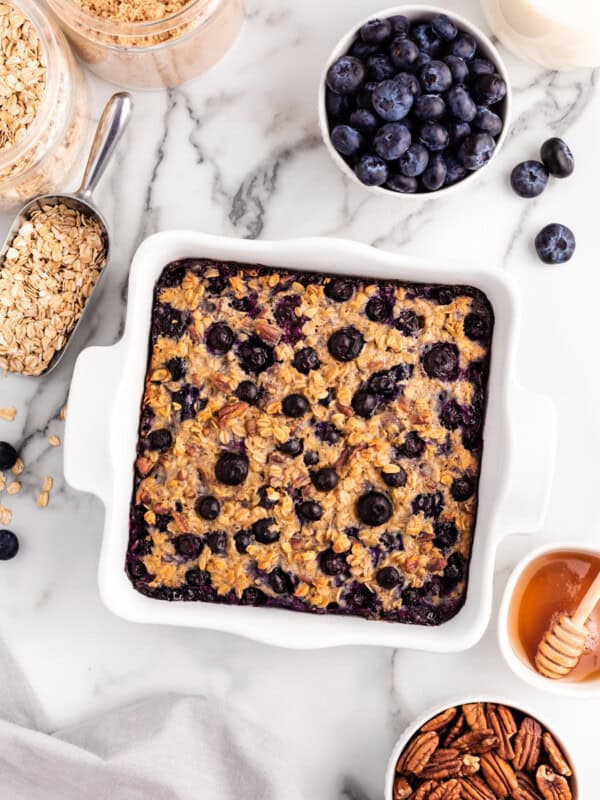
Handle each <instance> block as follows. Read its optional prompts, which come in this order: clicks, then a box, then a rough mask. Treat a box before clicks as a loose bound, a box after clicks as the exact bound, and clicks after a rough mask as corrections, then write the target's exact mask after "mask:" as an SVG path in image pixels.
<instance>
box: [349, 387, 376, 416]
mask: <svg viewBox="0 0 600 800" xmlns="http://www.w3.org/2000/svg"><path fill="white" fill-rule="evenodd" d="M352 408H353V409H354V412H355V413H356V414H358V416H359V417H362V418H363V419H369V417H372V416H373V414H374V413H375V410H376V408H377V397H376V396H375V395H374V394H373V393H372V392H369V391H367V390H366V389H359V390H358V392H356V394H355V395H354V397H353V398H352Z"/></svg>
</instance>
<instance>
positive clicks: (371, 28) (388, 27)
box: [360, 19, 392, 45]
mask: <svg viewBox="0 0 600 800" xmlns="http://www.w3.org/2000/svg"><path fill="white" fill-rule="evenodd" d="M391 35H392V23H391V22H390V21H389V19H371V20H369V21H368V22H366V23H365V24H364V25H363V26H362V28H361V29H360V38H361V39H362V40H363V42H367V44H377V45H379V44H383V43H384V42H387V40H388V39H389V38H390V36H391Z"/></svg>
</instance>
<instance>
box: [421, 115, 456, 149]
mask: <svg viewBox="0 0 600 800" xmlns="http://www.w3.org/2000/svg"><path fill="white" fill-rule="evenodd" d="M419 138H420V140H421V142H422V144H424V145H425V147H426V148H427V149H428V150H430V151H431V152H432V153H435V152H437V151H439V150H443V149H444V148H445V147H447V146H448V142H449V141H450V135H449V133H448V130H447V128H445V127H444V126H443V125H441V124H440V123H439V122H426V123H425V125H423V126H422V127H421V132H420V134H419Z"/></svg>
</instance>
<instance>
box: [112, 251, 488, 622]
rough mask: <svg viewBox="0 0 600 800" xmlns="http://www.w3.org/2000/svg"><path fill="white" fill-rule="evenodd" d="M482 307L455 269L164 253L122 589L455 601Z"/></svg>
mask: <svg viewBox="0 0 600 800" xmlns="http://www.w3.org/2000/svg"><path fill="white" fill-rule="evenodd" d="M493 324H494V320H493V312H492V308H491V306H490V304H489V302H488V300H487V298H486V297H485V295H484V294H483V293H482V292H480V291H479V290H477V289H474V288H473V287H469V286H446V285H424V284H413V283H403V282H400V281H391V280H387V281H384V280H371V279H357V278H350V277H338V276H327V275H318V274H314V273H303V272H292V271H288V270H276V269H271V268H265V267H260V266H247V265H242V264H235V263H218V262H215V261H211V260H206V259H198V260H185V261H179V262H174V263H171V264H169V265H168V266H167V267H166V268H165V269H164V271H163V273H162V275H161V277H160V279H159V280H158V282H157V285H156V287H155V293H154V304H153V310H152V328H151V342H150V355H149V362H148V369H147V374H146V381H145V387H144V396H143V402H142V410H141V418H140V426H139V442H138V448H137V459H136V462H135V478H134V491H133V499H132V504H131V517H130V541H129V548H128V554H127V572H128V574H129V576H130V579H131V581H132V583H133V585H134V586H135V588H136V589H137V590H138V591H140V592H142V593H143V594H145V595H148V596H151V597H154V598H158V599H163V600H190V601H194V600H197V601H204V602H218V603H228V604H240V605H255V606H258V605H266V606H274V607H279V608H287V609H294V610H297V611H307V612H313V613H334V614H347V615H354V616H360V617H366V618H370V619H385V620H392V621H398V622H407V623H414V624H420V625H438V624H440V623H442V622H444V621H446V620H448V619H450V618H451V617H452V616H454V615H455V614H456V613H457V611H458V610H459V609H460V608H461V606H462V605H463V603H464V600H465V595H466V589H467V579H468V565H469V558H470V554H471V546H472V539H473V532H474V528H475V521H476V513H477V492H478V482H479V472H480V465H481V454H482V446H483V436H482V433H483V425H484V417H485V406H486V397H487V381H488V373H489V363H490V346H491V340H492V332H493Z"/></svg>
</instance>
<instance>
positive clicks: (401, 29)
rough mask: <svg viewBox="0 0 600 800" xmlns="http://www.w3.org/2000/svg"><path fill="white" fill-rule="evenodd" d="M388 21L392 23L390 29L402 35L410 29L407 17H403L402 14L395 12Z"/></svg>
mask: <svg viewBox="0 0 600 800" xmlns="http://www.w3.org/2000/svg"><path fill="white" fill-rule="evenodd" d="M389 19H390V22H391V24H392V29H393V31H394V33H399V34H403V35H407V34H408V32H409V30H410V20H409V18H408V17H405V16H404V14H396V15H395V16H393V17H390V18H389Z"/></svg>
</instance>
